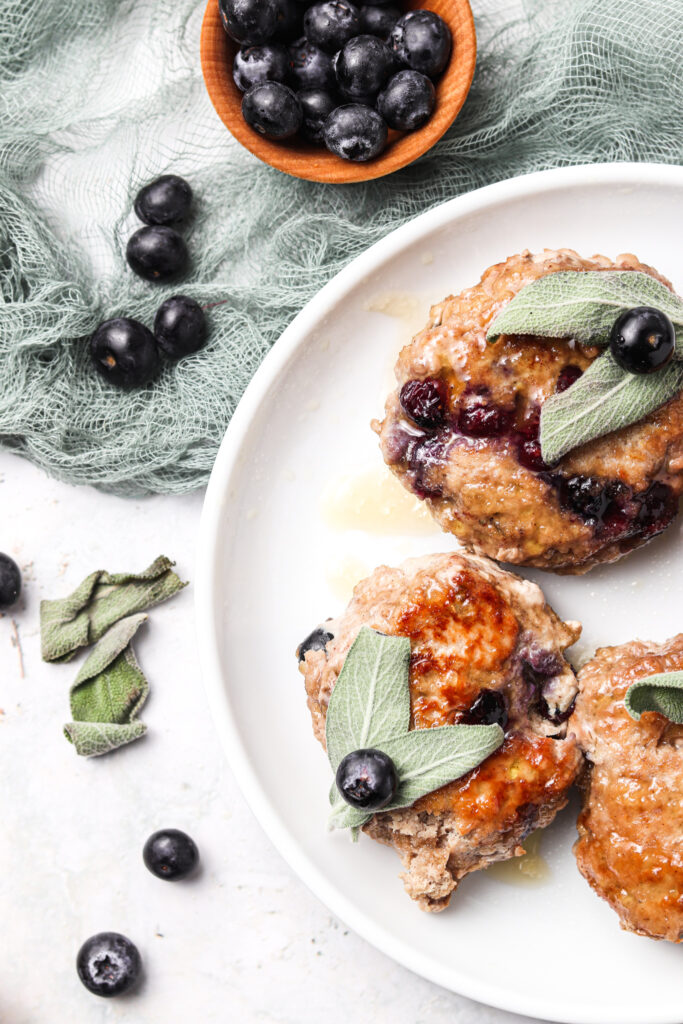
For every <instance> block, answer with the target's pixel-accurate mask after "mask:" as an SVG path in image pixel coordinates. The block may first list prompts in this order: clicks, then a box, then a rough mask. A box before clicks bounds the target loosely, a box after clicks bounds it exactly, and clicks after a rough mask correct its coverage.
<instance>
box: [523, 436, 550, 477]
mask: <svg viewBox="0 0 683 1024" xmlns="http://www.w3.org/2000/svg"><path fill="white" fill-rule="evenodd" d="M517 457H518V458H519V463H520V465H521V466H524V468H525V469H530V470H531V471H532V472H533V473H541V472H542V471H543V470H544V469H547V468H548V466H547V465H546V463H545V462H544V461H543V455H542V452H541V445H540V443H539V442H538V441H522V442H520V444H519V447H518V449H517Z"/></svg>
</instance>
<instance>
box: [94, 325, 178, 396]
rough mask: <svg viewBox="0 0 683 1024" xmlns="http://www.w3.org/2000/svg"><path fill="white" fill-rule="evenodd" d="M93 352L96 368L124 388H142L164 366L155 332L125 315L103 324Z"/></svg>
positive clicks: (98, 332)
mask: <svg viewBox="0 0 683 1024" xmlns="http://www.w3.org/2000/svg"><path fill="white" fill-rule="evenodd" d="M90 355H91V357H92V361H93V363H94V364H95V369H96V370H98V371H99V372H100V373H101V374H102V376H103V377H105V378H106V379H107V380H108V381H110V382H111V383H112V384H116V385H117V386H118V387H120V388H137V387H142V385H143V384H147V383H148V381H150V380H152V378H153V377H156V375H157V374H158V372H159V368H160V365H161V364H160V361H159V350H158V348H157V343H156V341H155V340H154V335H153V334H152V332H151V331H149V330H148V329H147V328H146V327H145V325H144V324H141V323H139V322H138V321H137V320H130V319H129V318H128V317H124V316H121V317H117V318H116V319H115V320H105V322H104V323H103V324H100V326H99V327H98V328H97V330H96V331H95V333H94V334H93V336H92V338H91V339H90Z"/></svg>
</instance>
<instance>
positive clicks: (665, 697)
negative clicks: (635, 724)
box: [624, 672, 683, 725]
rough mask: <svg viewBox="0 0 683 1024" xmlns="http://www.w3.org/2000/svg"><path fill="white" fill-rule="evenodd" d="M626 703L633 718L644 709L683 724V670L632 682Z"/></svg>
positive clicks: (636, 718)
mask: <svg viewBox="0 0 683 1024" xmlns="http://www.w3.org/2000/svg"><path fill="white" fill-rule="evenodd" d="M624 704H625V706H626V710H627V711H628V713H629V715H630V716H631V718H635V720H636V721H638V720H639V718H640V716H641V715H642V713H643V711H658V712H659V714H660V715H664V716H665V717H666V718H668V719H669V720H670V721H671V722H675V723H676V724H677V725H683V672H662V673H660V674H658V675H654V676H646V677H645V678H644V679H638V680H637V682H635V683H631V685H630V686H629V688H628V690H627V691H626V696H625V698H624Z"/></svg>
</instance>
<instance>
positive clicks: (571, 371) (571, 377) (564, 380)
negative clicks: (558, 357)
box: [555, 363, 583, 394]
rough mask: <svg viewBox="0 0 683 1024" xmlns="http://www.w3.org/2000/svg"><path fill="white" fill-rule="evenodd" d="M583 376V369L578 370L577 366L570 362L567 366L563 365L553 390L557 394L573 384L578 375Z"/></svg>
mask: <svg viewBox="0 0 683 1024" xmlns="http://www.w3.org/2000/svg"><path fill="white" fill-rule="evenodd" d="M582 376H583V370H580V369H579V367H578V366H574V364H573V363H570V364H569V366H565V367H563V368H562V369H561V370H560V374H559V376H558V378H557V382H556V384H555V391H556V392H557V393H558V394H559V393H560V392H562V391H566V390H567V388H570V387H571V386H572V384H575V383H576V381H577V380H578V379H579V377H582Z"/></svg>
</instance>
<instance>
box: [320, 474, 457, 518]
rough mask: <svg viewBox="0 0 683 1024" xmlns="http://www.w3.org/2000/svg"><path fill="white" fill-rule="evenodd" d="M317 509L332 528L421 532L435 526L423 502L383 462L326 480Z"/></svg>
mask: <svg viewBox="0 0 683 1024" xmlns="http://www.w3.org/2000/svg"><path fill="white" fill-rule="evenodd" d="M320 510H321V514H322V518H323V521H324V522H325V523H327V525H328V526H331V527H332V529H334V530H364V531H365V532H366V533H376V534H404V533H409V534H425V533H434V532H435V531H436V529H437V527H436V525H435V523H434V520H433V519H432V517H431V516H430V515H429V512H428V511H427V509H426V507H425V506H424V504H423V503H422V502H421V501H420V500H419V499H418V498H416V497H414V495H412V494H409V493H408V491H406V490H405V489H404V488H403V486H402V485H401V484H400V483H399V482H398V480H397V479H396V477H395V476H394V475H393V474H392V473H391V472H390V471H389V470H388V469H387V468H386V467H385V466H383V467H382V468H381V469H371V470H366V471H364V472H361V473H357V474H345V475H344V476H341V477H339V478H338V479H336V480H332V481H330V483H329V484H328V485H327V487H326V488H325V490H324V492H323V494H322V497H321V500H320Z"/></svg>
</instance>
